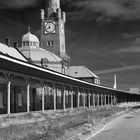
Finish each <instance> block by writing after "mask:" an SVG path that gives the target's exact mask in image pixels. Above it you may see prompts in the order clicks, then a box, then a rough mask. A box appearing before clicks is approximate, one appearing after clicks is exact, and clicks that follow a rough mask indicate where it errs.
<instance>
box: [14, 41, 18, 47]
mask: <svg viewBox="0 0 140 140" xmlns="http://www.w3.org/2000/svg"><path fill="white" fill-rule="evenodd" d="M14 48H15V49H17V48H18V42H17V41H15V42H14Z"/></svg>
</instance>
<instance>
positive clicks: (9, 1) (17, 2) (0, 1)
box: [0, 0, 42, 9]
mask: <svg viewBox="0 0 140 140" xmlns="http://www.w3.org/2000/svg"><path fill="white" fill-rule="evenodd" d="M38 1H39V0H0V9H9V8H13V9H14V8H23V7H28V6H31V7H33V6H35V5H36V4H38ZM40 1H42V0H40Z"/></svg>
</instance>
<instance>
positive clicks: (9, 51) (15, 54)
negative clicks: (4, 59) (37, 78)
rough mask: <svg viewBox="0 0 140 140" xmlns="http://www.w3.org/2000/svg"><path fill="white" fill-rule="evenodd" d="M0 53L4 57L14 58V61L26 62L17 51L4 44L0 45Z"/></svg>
mask: <svg viewBox="0 0 140 140" xmlns="http://www.w3.org/2000/svg"><path fill="white" fill-rule="evenodd" d="M0 52H1V53H3V54H5V55H9V56H11V57H14V58H16V59H19V60H22V61H26V62H27V60H26V59H25V58H24V57H23V55H22V54H21V53H20V52H19V51H18V50H16V49H15V48H13V47H9V46H7V45H5V44H2V43H0Z"/></svg>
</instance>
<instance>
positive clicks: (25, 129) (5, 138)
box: [0, 107, 124, 140]
mask: <svg viewBox="0 0 140 140" xmlns="http://www.w3.org/2000/svg"><path fill="white" fill-rule="evenodd" d="M122 110H124V109H123V108H117V107H114V108H108V109H101V110H93V109H90V110H86V109H80V110H73V111H70V110H69V111H66V112H64V111H59V112H55V113H54V112H52V113H51V114H47V113H45V114H44V113H29V114H25V115H22V116H18V117H10V118H4V119H5V123H7V120H8V121H10V120H11V121H12V120H18V121H19V120H20V121H21V122H22V121H23V120H24V121H23V122H25V120H28V121H29V120H34V121H32V122H30V121H29V123H27V124H22V123H21V122H19V123H13V124H12V123H11V122H10V123H9V124H10V125H9V126H8V125H7V127H3V128H0V138H1V140H29V139H30V140H32V139H34V140H35V139H36V138H39V137H42V140H43V139H44V140H46V139H47V140H54V139H57V138H60V139H61V138H62V137H63V136H64V135H65V132H66V131H71V130H73V129H75V130H77V129H79V128H82V127H83V126H84V125H85V124H90V125H85V127H91V126H94V125H96V123H98V121H100V120H101V119H103V118H107V117H109V116H111V115H113V114H115V113H116V112H119V111H122ZM54 116H55V117H54ZM40 118H43V119H42V121H38V120H40ZM18 121H17V122H18Z"/></svg>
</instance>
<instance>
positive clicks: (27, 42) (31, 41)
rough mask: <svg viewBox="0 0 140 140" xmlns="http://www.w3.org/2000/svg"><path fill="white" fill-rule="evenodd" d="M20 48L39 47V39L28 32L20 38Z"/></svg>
mask: <svg viewBox="0 0 140 140" xmlns="http://www.w3.org/2000/svg"><path fill="white" fill-rule="evenodd" d="M22 47H30V48H36V47H39V39H38V38H37V37H36V36H35V35H33V34H31V33H30V31H28V33H27V34H25V35H24V36H23V37H22Z"/></svg>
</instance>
